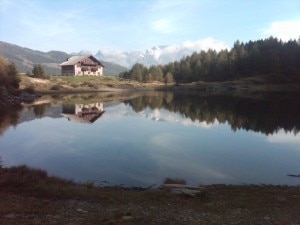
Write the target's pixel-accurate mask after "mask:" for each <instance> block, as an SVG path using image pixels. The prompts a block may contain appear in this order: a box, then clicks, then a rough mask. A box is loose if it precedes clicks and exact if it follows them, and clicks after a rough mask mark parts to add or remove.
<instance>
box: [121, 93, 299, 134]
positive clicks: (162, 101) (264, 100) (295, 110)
mask: <svg viewBox="0 0 300 225" xmlns="http://www.w3.org/2000/svg"><path fill="white" fill-rule="evenodd" d="M251 96H252V95H251ZM124 103H125V104H128V105H130V106H131V107H132V109H133V110H134V111H135V112H141V111H143V110H145V109H147V108H150V109H152V110H154V109H167V110H168V111H170V112H174V113H178V114H180V115H181V116H182V117H184V118H190V119H191V120H192V121H199V122H206V123H208V124H210V123H214V122H215V121H218V122H219V123H228V124H229V125H230V127H231V129H232V130H234V131H235V130H239V129H244V130H247V131H248V130H251V131H255V132H262V133H264V134H266V135H269V134H274V133H277V132H278V131H279V130H280V129H283V130H284V131H285V132H293V133H294V134H297V133H298V132H299V131H300V117H299V116H298V114H299V110H300V102H299V100H298V96H297V95H294V94H293V93H288V92H285V93H282V92H280V93H277V92H275V93H274V92H272V93H265V94H264V95H261V94H258V95H256V97H255V98H252V97H249V96H248V97H247V96H235V95H222V94H215V95H206V94H203V95H199V94H198V93H178V92H158V93H155V94H149V95H142V96H139V97H137V98H133V99H130V100H125V101H124ZM286 109H289V110H286Z"/></svg>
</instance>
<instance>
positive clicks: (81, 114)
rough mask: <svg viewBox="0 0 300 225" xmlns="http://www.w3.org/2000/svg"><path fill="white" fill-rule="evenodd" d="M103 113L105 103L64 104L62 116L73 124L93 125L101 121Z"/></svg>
mask: <svg viewBox="0 0 300 225" xmlns="http://www.w3.org/2000/svg"><path fill="white" fill-rule="evenodd" d="M103 113H104V110H103V103H100V102H97V103H92V104H63V105H62V113H61V115H62V116H64V117H66V118H68V120H69V121H72V122H77V123H89V124H91V123H94V122H95V121H96V120H97V119H99V118H100V117H101V116H102V114H103Z"/></svg>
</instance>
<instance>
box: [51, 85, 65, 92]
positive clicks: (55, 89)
mask: <svg viewBox="0 0 300 225" xmlns="http://www.w3.org/2000/svg"><path fill="white" fill-rule="evenodd" d="M61 88H62V86H61V85H59V84H55V85H53V86H52V87H51V88H50V90H52V91H59V90H60V89H61Z"/></svg>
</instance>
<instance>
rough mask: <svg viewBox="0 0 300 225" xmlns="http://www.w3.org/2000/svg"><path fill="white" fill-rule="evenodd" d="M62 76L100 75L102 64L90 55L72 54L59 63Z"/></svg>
mask: <svg viewBox="0 0 300 225" xmlns="http://www.w3.org/2000/svg"><path fill="white" fill-rule="evenodd" d="M60 67H61V75H62V76H83V75H87V76H102V75H103V67H104V66H103V65H102V63H101V62H100V61H99V60H97V59H96V58H95V57H94V56H92V55H83V56H72V57H71V58H68V59H67V61H65V62H63V63H61V64H60Z"/></svg>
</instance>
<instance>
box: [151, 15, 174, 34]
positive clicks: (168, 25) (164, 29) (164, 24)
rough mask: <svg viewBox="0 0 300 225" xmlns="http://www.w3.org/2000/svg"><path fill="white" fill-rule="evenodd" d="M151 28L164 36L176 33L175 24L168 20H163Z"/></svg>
mask: <svg viewBox="0 0 300 225" xmlns="http://www.w3.org/2000/svg"><path fill="white" fill-rule="evenodd" d="M151 28H152V29H153V30H154V31H157V32H159V33H162V34H168V33H172V32H175V31H176V26H175V24H173V23H172V21H171V20H170V19H168V18H161V19H158V20H156V21H154V22H153V23H152V24H151Z"/></svg>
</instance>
